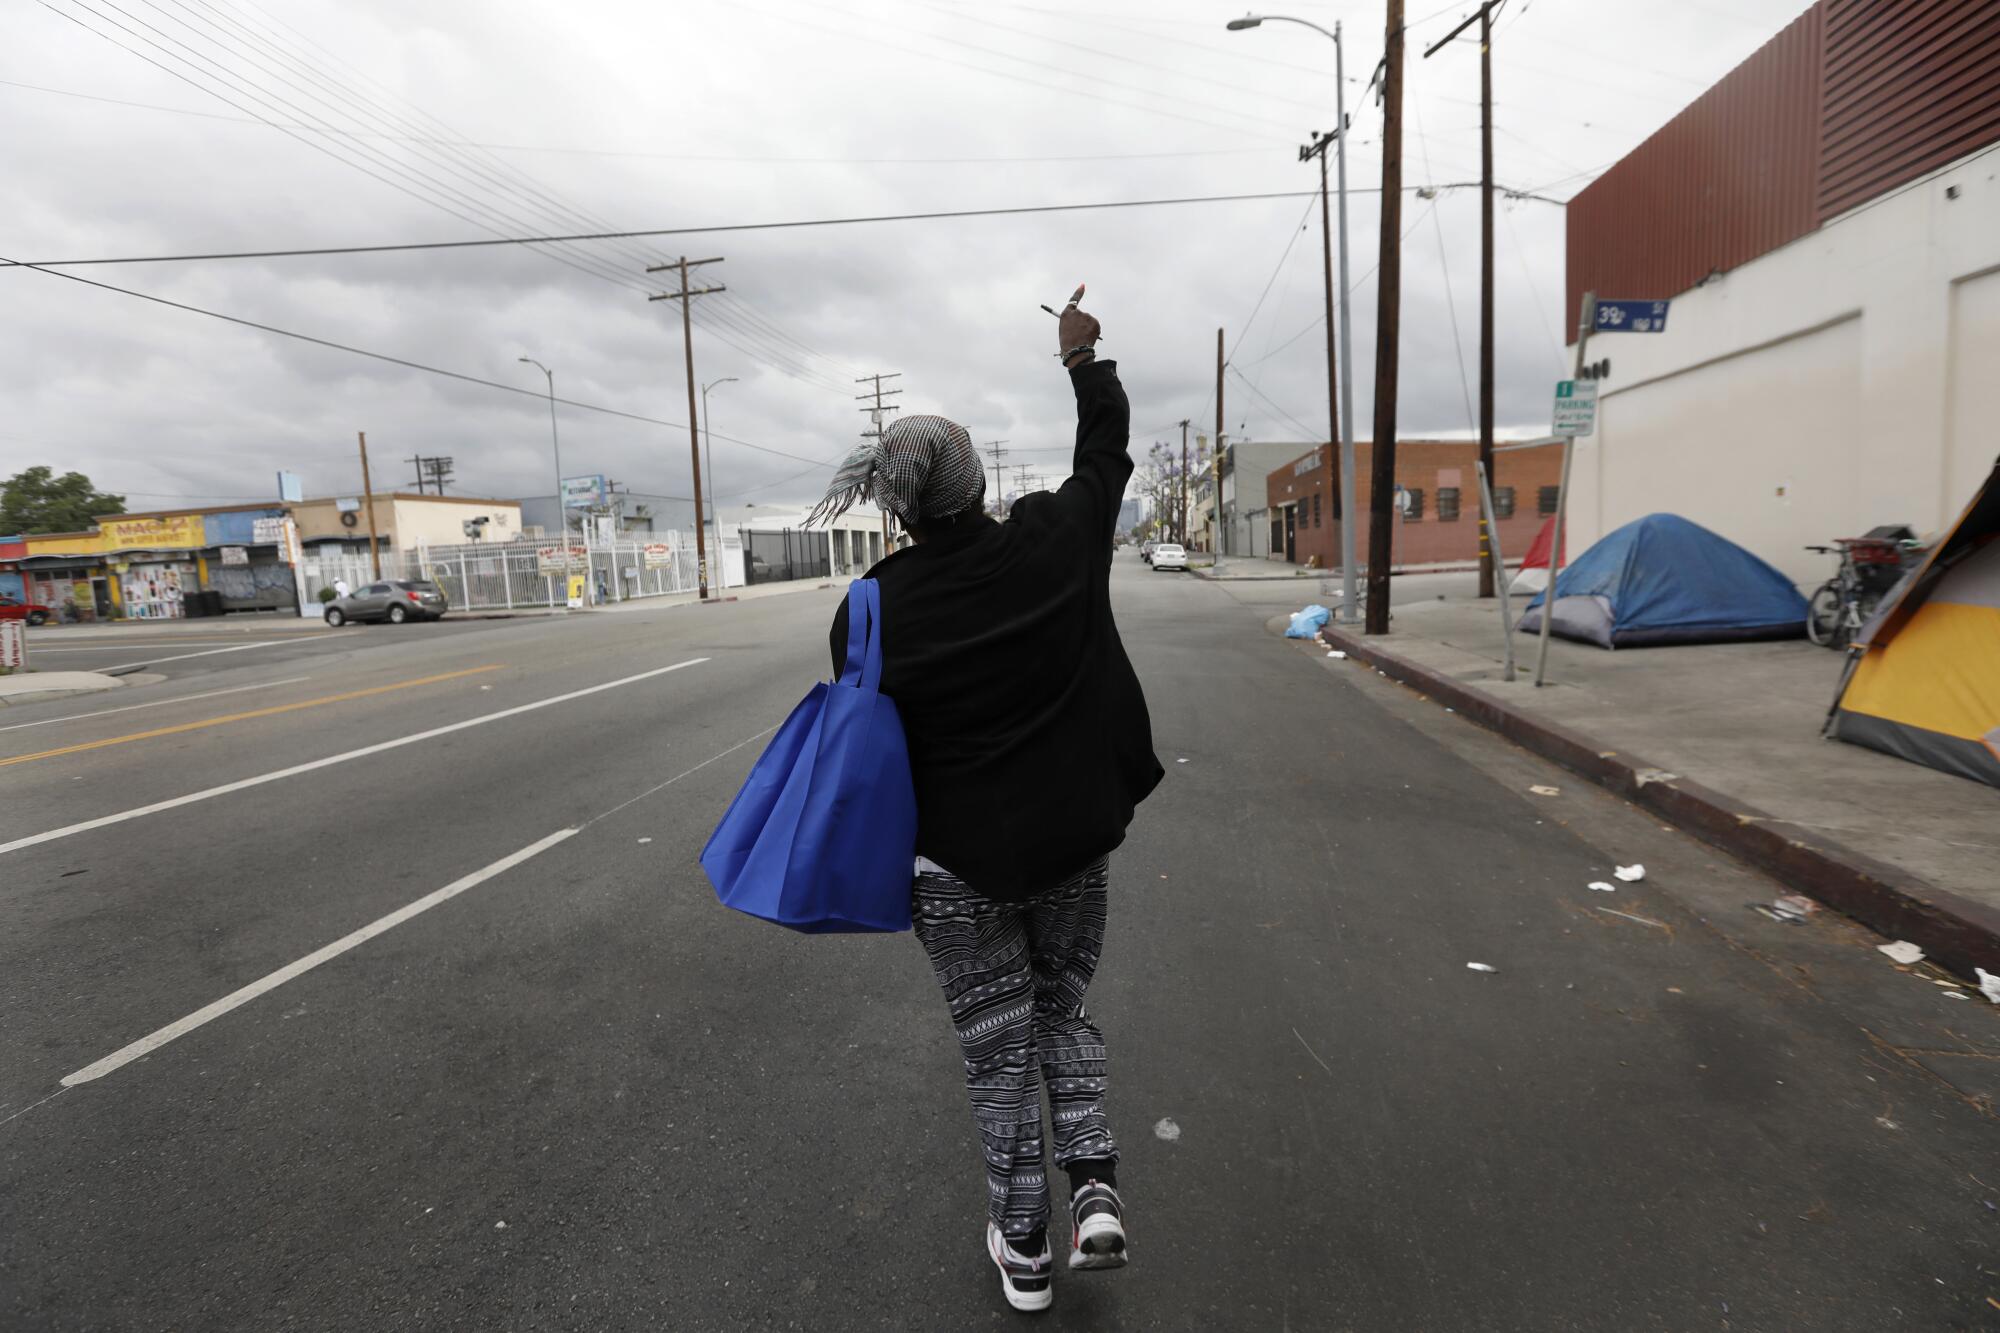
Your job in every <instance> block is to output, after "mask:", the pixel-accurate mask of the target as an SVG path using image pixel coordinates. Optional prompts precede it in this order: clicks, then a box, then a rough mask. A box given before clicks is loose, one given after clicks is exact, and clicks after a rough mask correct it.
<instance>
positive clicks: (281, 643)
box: [93, 639, 332, 671]
mask: <svg viewBox="0 0 2000 1333" xmlns="http://www.w3.org/2000/svg"><path fill="white" fill-rule="evenodd" d="M331 642H332V640H330V639H294V640H292V641H291V642H290V643H287V642H286V641H285V640H283V639H267V640H265V641H264V642H262V643H236V644H231V645H230V646H229V647H227V648H204V649H202V650H201V651H200V652H198V653H175V654H174V655H173V656H172V657H149V658H147V659H146V660H145V661H143V662H120V663H119V664H118V665H117V666H108V667H96V668H93V669H94V670H97V671H130V670H131V669H132V668H134V667H143V666H159V665H160V664H161V663H163V662H184V661H186V660H187V659H188V658H190V657H213V656H215V655H216V654H217V653H240V652H243V651H245V650H247V649H250V648H296V647H298V646H299V645H300V644H314V643H331Z"/></svg>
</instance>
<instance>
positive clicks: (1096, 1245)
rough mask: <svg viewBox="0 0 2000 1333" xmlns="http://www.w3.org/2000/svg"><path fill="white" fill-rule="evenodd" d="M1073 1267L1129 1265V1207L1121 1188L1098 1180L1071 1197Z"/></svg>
mask: <svg viewBox="0 0 2000 1333" xmlns="http://www.w3.org/2000/svg"><path fill="white" fill-rule="evenodd" d="M1069 1220H1070V1237H1071V1239H1070V1251H1069V1266H1070V1267H1071V1268H1072V1269H1086V1268H1123V1267H1124V1266H1125V1208H1124V1205H1123V1204H1122V1203H1120V1202H1119V1199H1118V1191H1117V1190H1115V1189H1112V1188H1111V1187H1110V1186H1109V1185H1100V1184H1098V1183H1097V1182H1096V1181H1094V1180H1089V1181H1085V1182H1084V1185H1083V1188H1082V1189H1079V1190H1078V1191H1077V1192H1076V1193H1075V1194H1073V1195H1071V1196H1070V1201H1069Z"/></svg>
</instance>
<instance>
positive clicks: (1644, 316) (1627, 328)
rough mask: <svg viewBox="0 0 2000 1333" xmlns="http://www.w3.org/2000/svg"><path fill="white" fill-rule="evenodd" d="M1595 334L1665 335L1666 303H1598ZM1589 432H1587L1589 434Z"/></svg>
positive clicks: (1593, 329) (1601, 301) (1593, 327)
mask: <svg viewBox="0 0 2000 1333" xmlns="http://www.w3.org/2000/svg"><path fill="white" fill-rule="evenodd" d="M1591 331H1592V332H1593V333H1665V332H1666V331H1667V303H1666V302H1665V301H1604V300H1600V301H1598V303H1597V323H1595V324H1594V325H1592V326H1591ZM1587 433H1588V432H1586V434H1587Z"/></svg>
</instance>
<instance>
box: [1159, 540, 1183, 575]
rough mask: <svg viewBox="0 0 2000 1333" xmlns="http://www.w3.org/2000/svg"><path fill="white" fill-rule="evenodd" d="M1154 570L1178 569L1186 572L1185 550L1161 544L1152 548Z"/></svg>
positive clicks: (1181, 547) (1180, 547)
mask: <svg viewBox="0 0 2000 1333" xmlns="http://www.w3.org/2000/svg"><path fill="white" fill-rule="evenodd" d="M1153 568H1154V569H1178V570H1180V571H1182V572H1183V573H1185V572H1186V571H1187V548H1186V547H1185V546H1173V545H1170V544H1168V543H1165V542H1162V543H1161V544H1160V545H1158V546H1155V547H1154V548H1153Z"/></svg>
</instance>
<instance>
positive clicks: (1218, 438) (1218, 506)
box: [1208, 329, 1240, 559]
mask: <svg viewBox="0 0 2000 1333" xmlns="http://www.w3.org/2000/svg"><path fill="white" fill-rule="evenodd" d="M1222 430H1223V427H1222V330H1221V329H1217V330H1216V331H1215V454H1214V461H1213V462H1212V463H1211V464H1210V465H1209V467H1210V471H1211V472H1213V473H1214V475H1215V549H1214V550H1213V551H1210V552H1209V553H1208V554H1209V557H1210V558H1211V559H1215V558H1218V557H1220V556H1221V555H1222V524H1223V521H1224V519H1223V513H1222ZM1239 484H1240V483H1239Z"/></svg>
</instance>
